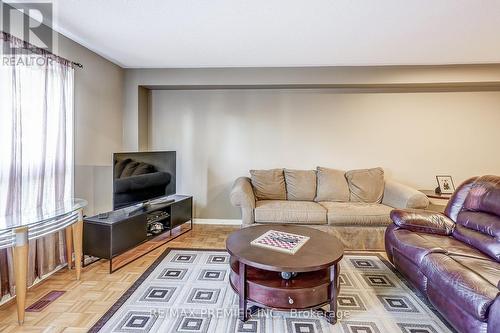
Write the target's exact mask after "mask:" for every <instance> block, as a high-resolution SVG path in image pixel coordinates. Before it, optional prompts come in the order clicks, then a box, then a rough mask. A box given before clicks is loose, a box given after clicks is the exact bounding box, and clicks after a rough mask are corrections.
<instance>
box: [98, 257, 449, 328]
mask: <svg viewBox="0 0 500 333" xmlns="http://www.w3.org/2000/svg"><path fill="white" fill-rule="evenodd" d="M229 270H230V268H229V255H228V254H227V252H225V251H222V250H221V251H216V250H198V249H170V250H166V251H165V253H163V254H162V256H161V257H160V258H158V260H156V262H155V263H154V264H153V265H151V267H150V268H149V269H148V270H147V271H146V272H145V273H144V274H143V275H142V276H141V278H139V279H138V281H137V282H135V283H134V285H133V286H132V287H131V288H130V289H129V290H128V291H127V292H126V293H125V294H124V295H123V296H122V297H121V298H120V299H119V300H118V301H117V302H116V304H115V305H113V307H112V308H111V309H110V310H109V311H108V312H107V313H106V314H105V315H104V316H103V317H102V318H101V319H100V320H99V321H98V322H97V323H96V324H95V325H94V327H92V328H91V330H90V332H106V333H107V332H121V333H124V332H127V333H146V332H186V333H193V332H195V333H202V332H203V333H206V332H216V333H219V332H242V333H243V332H276V333H284V332H287V333H313V332H315V333H326V332H339V333H340V332H342V333H387V332H403V333H415V332H418V333H445V332H453V329H452V328H450V327H449V326H448V325H447V324H446V322H445V321H443V320H442V319H441V318H440V316H439V314H438V313H437V312H436V311H435V310H434V309H433V308H432V307H431V305H430V304H428V303H427V302H426V301H425V299H424V298H423V297H421V296H419V295H418V293H416V292H415V291H414V290H412V288H411V287H410V286H409V285H408V284H407V283H406V282H405V281H404V278H403V277H401V276H399V275H398V273H397V271H395V270H393V267H392V265H391V264H390V263H389V262H387V261H386V260H385V259H384V258H383V257H381V256H379V255H378V254H376V253H352V254H351V253H348V254H346V255H344V258H343V259H342V261H341V262H340V272H341V274H340V284H341V287H340V294H339V297H338V305H339V315H340V316H339V317H340V318H339V321H338V322H337V324H335V325H330V324H329V323H328V322H327V321H326V320H325V319H324V318H323V317H321V316H319V315H318V314H317V313H314V312H309V311H304V312H293V313H291V312H278V311H270V310H260V311H259V312H257V313H255V314H254V315H252V317H251V318H250V319H249V320H248V321H247V322H245V323H242V322H241V321H239V320H238V295H237V294H236V293H235V292H234V291H233V290H232V289H231V287H230V285H229V282H228V278H229Z"/></svg>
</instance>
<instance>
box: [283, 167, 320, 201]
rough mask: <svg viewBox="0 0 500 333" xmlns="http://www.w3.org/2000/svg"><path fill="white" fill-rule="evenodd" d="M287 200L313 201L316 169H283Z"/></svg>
mask: <svg viewBox="0 0 500 333" xmlns="http://www.w3.org/2000/svg"><path fill="white" fill-rule="evenodd" d="M285 182H286V197H287V200H294V201H313V200H314V198H315V197H316V171H314V170H290V169H285Z"/></svg>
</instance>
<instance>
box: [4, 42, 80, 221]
mask: <svg viewBox="0 0 500 333" xmlns="http://www.w3.org/2000/svg"><path fill="white" fill-rule="evenodd" d="M2 34H3V35H2V36H0V37H2V43H10V44H11V46H12V45H13V44H16V47H18V46H19V49H20V50H22V47H23V45H25V44H24V42H22V41H20V40H17V39H16V38H14V37H12V36H10V35H8V34H5V33H2ZM2 57H4V58H5V57H9V60H10V61H9V62H8V63H7V62H6V61H5V60H4V61H2V64H1V65H0V215H12V214H17V213H19V212H29V211H33V210H34V209H36V208H37V207H40V206H42V205H44V206H48V205H53V204H55V203H56V202H57V201H60V200H63V199H65V198H69V197H71V196H72V192H73V75H74V70H73V68H72V65H71V64H69V63H67V62H65V61H63V60H61V59H59V58H58V57H56V56H53V55H50V54H43V53H41V54H36V55H33V54H31V53H29V54H27V53H26V52H21V51H20V52H19V53H17V54H9V55H6V54H2ZM29 57H31V58H33V57H37V58H38V60H37V61H36V62H33V61H30V59H29ZM2 60H3V59H2Z"/></svg>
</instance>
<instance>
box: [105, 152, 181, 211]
mask: <svg viewBox="0 0 500 333" xmlns="http://www.w3.org/2000/svg"><path fill="white" fill-rule="evenodd" d="M175 164H176V154H175V151H156V152H138V153H115V154H113V209H119V208H122V207H126V206H131V205H134V204H137V203H141V202H145V201H148V200H151V199H155V198H158V197H162V196H166V195H171V194H175Z"/></svg>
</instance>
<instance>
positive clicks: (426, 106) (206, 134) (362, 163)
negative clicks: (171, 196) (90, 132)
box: [150, 89, 500, 218]
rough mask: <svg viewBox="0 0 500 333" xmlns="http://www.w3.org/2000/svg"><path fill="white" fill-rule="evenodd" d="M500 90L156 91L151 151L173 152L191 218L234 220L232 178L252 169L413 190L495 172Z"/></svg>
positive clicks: (499, 161) (499, 170)
mask: <svg viewBox="0 0 500 333" xmlns="http://www.w3.org/2000/svg"><path fill="white" fill-rule="evenodd" d="M498 124H500V92H439V93H437V92H435V93H338V92H337V91H334V90H328V89H324V90H183V91H165V90H164V91H153V94H152V110H151V119H150V140H151V141H150V144H151V149H153V150H177V156H178V166H177V170H178V171H177V172H178V183H177V184H178V185H177V186H178V192H179V193H186V194H193V195H194V197H195V203H196V206H195V216H197V217H200V218H237V217H238V216H239V215H238V211H237V210H236V209H234V208H233V207H231V205H230V203H229V198H228V195H229V190H230V187H231V184H232V182H233V181H234V179H235V178H236V177H238V176H241V175H246V174H247V173H248V170H249V169H251V168H274V167H288V168H298V169H309V168H315V167H316V166H317V165H321V166H328V167H334V168H340V169H350V168H364V167H373V166H382V167H384V169H385V170H386V173H387V174H388V176H389V177H391V178H395V179H397V180H400V181H402V182H404V183H406V184H409V185H412V186H415V187H417V188H426V189H431V188H434V187H435V186H436V184H435V178H434V176H435V175H437V174H450V175H452V176H453V177H454V179H455V181H456V182H457V183H459V182H461V181H463V180H464V179H466V178H467V177H470V176H473V175H478V174H488V173H491V174H500V155H499V154H496V153H494V152H495V151H496V145H497V144H498V143H499V142H500V131H498Z"/></svg>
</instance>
